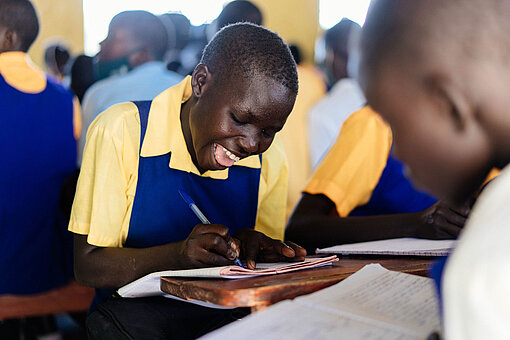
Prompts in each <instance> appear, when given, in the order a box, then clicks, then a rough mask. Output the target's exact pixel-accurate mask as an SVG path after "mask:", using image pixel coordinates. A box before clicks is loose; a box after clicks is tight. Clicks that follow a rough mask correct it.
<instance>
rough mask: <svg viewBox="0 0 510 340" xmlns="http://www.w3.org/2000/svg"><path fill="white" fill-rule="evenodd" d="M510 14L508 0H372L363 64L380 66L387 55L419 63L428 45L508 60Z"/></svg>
mask: <svg viewBox="0 0 510 340" xmlns="http://www.w3.org/2000/svg"><path fill="white" fill-rule="evenodd" d="M509 17H510V2H509V1H506V0H448V1H444V0H410V1H409V0H374V1H373V3H372V5H371V7H370V10H369V13H368V16H367V20H366V23H365V25H364V28H363V34H362V43H361V47H362V51H363V57H364V58H363V59H364V63H365V67H367V68H368V69H371V70H377V69H378V66H379V65H380V64H381V63H383V62H384V61H385V60H386V59H387V57H388V56H391V58H392V59H393V60H399V61H400V62H405V61H407V60H412V61H419V60H420V59H421V58H426V56H425V55H424V53H423V51H424V50H426V49H429V48H440V49H450V48H455V49H457V52H460V53H461V54H462V55H464V56H466V57H474V58H478V57H491V58H499V59H500V60H501V59H508V58H509V57H510V40H508V34H509V32H510V20H508V18H509ZM495 37H500V39H495Z"/></svg>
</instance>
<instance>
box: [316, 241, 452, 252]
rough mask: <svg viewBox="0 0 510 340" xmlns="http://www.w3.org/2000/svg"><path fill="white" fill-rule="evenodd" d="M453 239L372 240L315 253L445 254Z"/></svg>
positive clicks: (450, 249)
mask: <svg viewBox="0 0 510 340" xmlns="http://www.w3.org/2000/svg"><path fill="white" fill-rule="evenodd" d="M455 242H456V241H455V240H426V239H417V238H395V239H389V240H380V241H372V242H361V243H352V244H343V245H338V246H334V247H329V248H323V249H317V251H316V253H317V254H346V255H347V254H377V255H415V256H445V255H448V254H449V253H450V252H451V251H452V250H453V248H454V246H455Z"/></svg>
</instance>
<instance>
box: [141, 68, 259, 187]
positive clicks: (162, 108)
mask: <svg viewBox="0 0 510 340" xmlns="http://www.w3.org/2000/svg"><path fill="white" fill-rule="evenodd" d="M190 97H191V77H190V76H188V77H186V78H185V79H184V80H183V81H182V82H181V83H179V84H177V85H176V86H173V87H171V88H169V89H167V90H165V91H164V92H162V93H161V94H159V95H158V96H157V97H156V98H154V100H153V101H152V105H151V108H150V114H149V121H148V123H147V131H146V133H145V138H144V141H143V144H142V149H141V153H140V155H141V156H142V157H154V156H160V155H164V154H166V153H169V152H171V153H172V154H171V157H170V164H169V167H170V168H172V169H177V170H181V171H186V172H191V173H194V174H197V175H200V176H204V177H211V178H215V179H226V178H228V169H225V170H216V171H206V172H205V173H203V174H200V171H198V169H197V167H196V166H195V164H193V161H192V160H191V156H190V154H189V152H188V149H187V147H186V141H185V140H184V135H183V133H182V128H181V119H180V114H181V104H182V103H183V102H184V101H186V100H188V99H189V98H190ZM234 166H245V167H250V168H257V169H258V168H260V166H261V164H260V159H259V156H250V157H247V158H245V159H242V160H241V161H239V162H237V163H236V164H235V165H234Z"/></svg>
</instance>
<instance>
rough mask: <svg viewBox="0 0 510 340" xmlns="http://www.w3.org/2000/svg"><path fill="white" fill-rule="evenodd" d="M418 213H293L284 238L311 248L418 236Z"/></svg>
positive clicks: (311, 249) (310, 250)
mask: <svg viewBox="0 0 510 340" xmlns="http://www.w3.org/2000/svg"><path fill="white" fill-rule="evenodd" d="M418 221H419V215H418V214H415V213H412V214H396V215H379V216H368V217H344V218H342V217H336V216H327V215H301V216H293V217H292V218H291V219H290V221H289V224H288V226H287V230H286V233H285V239H286V240H291V241H293V242H297V243H299V244H300V245H301V246H303V247H305V249H307V250H308V251H309V252H312V253H313V252H314V251H315V249H316V248H324V247H330V246H334V245H337V244H344V243H354V242H365V241H374V240H380V239H388V238H398V237H415V236H416V225H417V224H418Z"/></svg>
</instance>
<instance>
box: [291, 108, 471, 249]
mask: <svg viewBox="0 0 510 340" xmlns="http://www.w3.org/2000/svg"><path fill="white" fill-rule="evenodd" d="M392 146H393V136H392V133H391V130H390V128H389V126H388V125H387V124H386V123H385V122H384V121H383V120H382V119H381V118H380V117H379V115H378V114H377V113H375V112H374V111H373V110H372V109H371V108H370V107H368V106H367V107H365V108H363V109H361V110H359V111H357V112H355V113H354V114H352V115H351V116H350V117H349V118H348V119H347V120H346V121H345V123H344V125H343V126H342V130H341V131H340V135H339V136H338V139H337V140H336V142H335V144H334V145H333V147H332V148H331V150H330V151H329V153H328V154H327V155H326V157H325V158H324V160H323V161H322V162H321V164H320V165H319V167H318V168H317V170H316V171H315V173H314V174H313V176H312V179H311V180H310V182H309V183H308V185H307V186H306V188H305V189H304V193H303V196H302V197H301V200H300V201H299V204H298V205H297V207H296V209H295V211H294V213H293V215H292V216H291V218H290V219H289V223H288V226H287V230H286V232H285V238H286V239H289V240H292V241H295V242H298V243H300V244H302V245H303V246H304V247H305V248H306V249H307V250H309V251H314V250H315V249H316V248H323V247H329V246H334V245H337V244H343V243H353V242H364V241H374V240H380V239H387V238H398V237H418V238H427V239H447V238H455V237H457V235H458V234H459V232H460V231H461V229H462V227H463V226H464V223H465V221H466V217H467V215H468V213H469V208H468V207H463V209H458V210H454V209H452V208H450V207H448V206H447V205H445V204H444V203H443V202H438V203H436V201H437V200H436V199H435V198H433V197H431V196H429V195H428V194H426V193H425V192H422V191H419V190H417V189H415V188H414V186H413V185H412V184H411V183H410V182H409V180H408V179H407V178H406V176H405V175H404V168H403V165H402V164H401V162H400V161H399V160H398V159H397V158H396V157H395V156H394V155H393V152H392Z"/></svg>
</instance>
